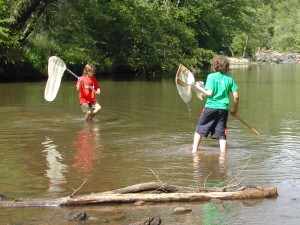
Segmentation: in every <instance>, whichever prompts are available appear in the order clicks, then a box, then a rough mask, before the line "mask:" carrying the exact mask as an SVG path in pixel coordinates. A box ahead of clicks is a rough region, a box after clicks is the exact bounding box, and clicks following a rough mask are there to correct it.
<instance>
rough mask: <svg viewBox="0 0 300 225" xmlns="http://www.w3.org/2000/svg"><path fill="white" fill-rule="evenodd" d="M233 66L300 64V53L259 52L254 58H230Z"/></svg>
mask: <svg viewBox="0 0 300 225" xmlns="http://www.w3.org/2000/svg"><path fill="white" fill-rule="evenodd" d="M229 61H230V64H231V65H245V64H249V63H300V53H279V52H258V53H256V54H255V56H254V57H253V58H234V57H229Z"/></svg>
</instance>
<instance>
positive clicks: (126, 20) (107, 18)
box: [0, 0, 300, 74]
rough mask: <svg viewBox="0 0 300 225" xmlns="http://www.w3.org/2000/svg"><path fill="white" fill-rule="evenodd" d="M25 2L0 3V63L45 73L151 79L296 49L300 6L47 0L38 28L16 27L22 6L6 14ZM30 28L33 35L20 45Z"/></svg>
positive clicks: (214, 0) (202, 0)
mask: <svg viewBox="0 0 300 225" xmlns="http://www.w3.org/2000/svg"><path fill="white" fill-rule="evenodd" d="M23 2H24V5H26V6H30V4H33V3H34V2H35V3H36V2H37V1H31V0H22V1H21V0H18V1H11V0H0V50H1V51H0V59H1V62H2V64H3V62H5V63H10V64H13V63H16V62H18V61H19V62H20V61H22V62H26V63H29V64H31V65H33V67H34V68H36V69H38V70H39V71H45V69H46V66H47V61H48V58H49V57H50V56H51V55H57V56H59V57H61V58H63V59H64V61H65V62H66V63H67V64H68V66H76V67H82V66H83V65H84V64H85V63H87V62H90V63H93V64H95V65H96V66H97V67H98V68H100V71H103V72H111V73H115V72H135V73H143V74H149V73H151V74H152V73H157V72H159V73H162V72H168V71H174V70H175V69H176V68H177V66H178V64H179V63H184V64H185V65H187V66H189V67H193V68H200V67H205V66H207V65H208V63H209V61H210V59H211V57H212V56H213V54H214V53H218V54H219V53H221V54H226V55H235V56H244V57H249V56H250V57H251V56H252V55H254V54H255V50H256V49H257V47H261V48H265V49H269V48H273V49H274V50H276V49H278V50H282V51H299V50H300V49H299V48H300V38H299V37H300V35H299V32H300V26H299V24H300V23H299V15H300V12H299V10H300V7H299V6H300V5H299V4H300V3H299V1H298V0H287V1H284V2H282V1H279V0H273V1H272V2H269V1H267V0H249V1H244V0H235V1H232V0H222V1H219V0H180V1H178V0H123V1H119V0H109V1H108V0H77V1H70V0H66V1H62V0H50V1H47V3H49V2H52V3H53V4H48V5H47V7H46V10H44V11H42V13H41V14H37V15H39V17H37V18H36V20H34V22H35V23H32V22H33V21H32V20H29V19H28V20H27V21H23V22H24V23H20V24H18V26H15V25H14V22H15V21H12V20H13V18H14V15H21V14H22V12H21V11H22V10H23V8H24V7H19V8H17V9H15V8H11V7H12V6H13V5H21V6H22V5H23ZM20 3H22V4H20ZM54 3H55V4H54ZM27 9H28V8H27ZM18 10H19V11H20V12H18ZM16 11H17V12H16ZM23 14H24V12H23ZM23 14H22V15H23ZM30 23H32V24H33V25H34V26H33V30H32V31H31V33H30V35H29V36H28V37H27V39H26V40H25V41H24V42H20V41H18V40H19V38H20V37H21V36H22V34H23V32H24V30H26V27H28V25H30ZM2 64H1V63H0V69H1V65H2Z"/></svg>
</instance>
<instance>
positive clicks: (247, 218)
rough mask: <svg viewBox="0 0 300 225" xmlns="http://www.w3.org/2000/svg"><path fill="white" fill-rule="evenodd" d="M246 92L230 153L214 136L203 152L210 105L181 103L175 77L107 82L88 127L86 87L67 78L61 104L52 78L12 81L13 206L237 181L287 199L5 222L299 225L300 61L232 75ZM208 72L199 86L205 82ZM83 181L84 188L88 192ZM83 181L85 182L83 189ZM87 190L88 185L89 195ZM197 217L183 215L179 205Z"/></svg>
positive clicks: (5, 187) (93, 210) (231, 128)
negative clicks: (203, 122) (136, 187)
mask: <svg viewBox="0 0 300 225" xmlns="http://www.w3.org/2000/svg"><path fill="white" fill-rule="evenodd" d="M230 74H231V75H232V77H233V78H234V79H235V81H236V83H237V85H238V86H239V95H240V109H239V116H240V117H241V118H242V119H243V120H245V121H246V122H247V123H249V124H250V125H251V126H252V127H254V128H255V129H256V130H258V131H259V132H260V135H259V136H258V135H256V134H255V133H253V132H252V131H251V130H250V129H249V128H248V127H246V126H244V125H243V124H242V123H241V122H239V121H238V120H237V119H236V118H233V117H230V118H229V121H228V151H227V155H226V157H220V154H219V146H218V142H217V141H215V140H211V139H204V140H203V142H202V145H201V151H200V152H199V153H198V154H196V155H192V154H191V145H192V141H193V133H194V128H195V124H196V123H197V120H198V116H199V113H200V111H201V109H202V107H203V105H204V102H203V101H200V100H199V99H197V97H196V95H194V96H193V97H192V100H191V102H190V103H189V104H185V103H184V102H183V101H182V99H181V98H180V96H179V94H178V92H177V89H176V86H175V84H174V76H175V74H174V76H172V77H171V78H163V79H159V80H157V81H138V80H135V81H122V80H113V79H111V80H106V79H101V78H98V80H99V83H100V85H101V89H102V94H101V95H100V96H99V97H98V100H99V102H100V104H101V105H102V111H101V113H100V114H99V115H98V116H97V118H96V120H95V121H94V122H93V123H85V122H84V121H82V117H83V114H82V112H81V110H80V107H79V105H78V99H77V93H76V90H75V87H74V85H75V82H76V81H62V83H61V87H60V89H59V93H58V95H57V97H56V99H55V100H54V101H53V102H47V101H46V100H45V99H44V97H43V93H44V88H45V84H46V81H45V82H36V83H0V96H1V98H0V113H1V115H2V117H0V126H1V129H0V138H1V139H0V140H1V141H0V171H1V173H0V193H2V194H4V195H6V196H7V197H8V198H7V199H8V200H12V199H22V198H23V199H24V198H38V197H62V196H68V195H71V194H72V193H73V192H74V190H76V189H79V190H77V192H76V194H89V193H92V192H102V191H108V190H113V189H118V188H122V187H126V186H129V185H133V184H137V183H144V182H150V181H157V180H158V179H159V180H161V181H163V182H168V183H170V184H174V185H181V186H191V187H197V186H204V185H205V186H223V185H226V184H228V183H229V182H231V181H235V182H241V183H242V184H253V185H257V186H261V187H274V186H275V187H277V188H278V194H279V196H278V197H276V198H270V199H260V200H251V201H249V200H247V201H246V200H245V201H241V200H237V201H224V202H222V204H216V203H212V202H204V203H199V202H198V203H165V204H154V205H144V206H133V205H107V206H89V207H74V208H66V207H58V208H55V207H52V208H51V207H44V208H22V209H1V210H0V224H74V221H70V217H72V215H74V214H77V213H79V212H86V214H87V215H88V218H89V219H88V220H87V221H85V222H82V223H83V224H124V225H125V224H130V223H134V222H137V221H141V220H143V219H144V218H147V217H153V216H159V217H160V218H161V220H162V224H205V225H206V224H207V225H208V224H298V223H299V221H300V216H299V212H300V152H299V151H300V138H299V136H300V114H299V112H300V104H299V99H298V98H299V96H300V75H299V74H300V65H295V64H286V65H252V66H249V67H246V68H236V69H232V70H231V71H230ZM205 77H206V75H205V74H201V75H198V76H197V77H196V80H205ZM82 184H83V185H82ZM81 185H82V187H81ZM79 187H81V188H79ZM179 206H182V207H188V208H192V209H193V211H192V212H191V213H189V214H185V215H174V214H173V213H172V212H173V210H174V209H175V208H176V207H179Z"/></svg>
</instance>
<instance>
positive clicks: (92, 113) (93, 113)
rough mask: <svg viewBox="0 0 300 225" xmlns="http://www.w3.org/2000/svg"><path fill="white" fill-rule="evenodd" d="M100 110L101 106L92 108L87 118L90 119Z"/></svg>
mask: <svg viewBox="0 0 300 225" xmlns="http://www.w3.org/2000/svg"><path fill="white" fill-rule="evenodd" d="M100 110H101V106H100V107H99V108H96V109H94V110H93V111H92V112H91V115H90V116H89V120H90V121H91V120H92V119H93V118H94V116H96V114H97V113H98V112H99V111H100Z"/></svg>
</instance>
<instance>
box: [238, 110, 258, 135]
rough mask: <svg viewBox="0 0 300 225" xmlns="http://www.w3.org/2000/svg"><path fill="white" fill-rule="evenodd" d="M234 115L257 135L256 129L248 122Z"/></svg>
mask: <svg viewBox="0 0 300 225" xmlns="http://www.w3.org/2000/svg"><path fill="white" fill-rule="evenodd" d="M234 117H235V118H237V119H238V120H239V121H241V122H242V123H243V124H244V125H245V126H246V127H248V128H249V129H250V130H252V131H253V132H254V133H256V134H257V135H259V133H258V131H257V130H255V129H254V128H253V127H251V126H250V125H249V124H248V123H246V122H245V121H244V120H242V119H241V118H240V117H239V116H238V115H235V116H234Z"/></svg>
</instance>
